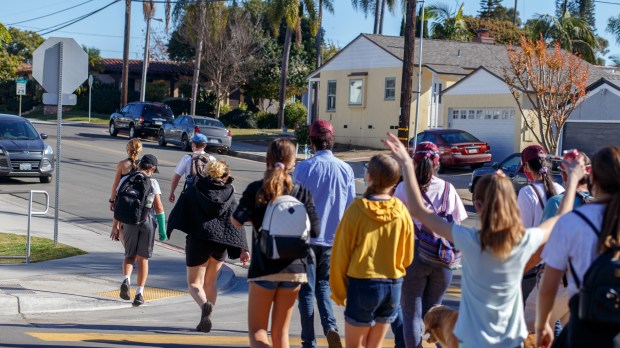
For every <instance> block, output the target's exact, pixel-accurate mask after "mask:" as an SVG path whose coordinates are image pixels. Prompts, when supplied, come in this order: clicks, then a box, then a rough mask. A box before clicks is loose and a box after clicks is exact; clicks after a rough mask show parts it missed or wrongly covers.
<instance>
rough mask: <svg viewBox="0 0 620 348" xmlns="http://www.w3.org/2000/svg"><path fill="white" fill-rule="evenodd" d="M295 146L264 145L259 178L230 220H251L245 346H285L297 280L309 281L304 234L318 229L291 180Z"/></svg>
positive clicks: (306, 197)
mask: <svg viewBox="0 0 620 348" xmlns="http://www.w3.org/2000/svg"><path fill="white" fill-rule="evenodd" d="M295 157H296V154H295V145H294V144H293V143H292V142H291V141H290V140H288V139H278V140H274V141H273V142H272V143H271V144H270V145H269V148H268V149H267V156H266V164H267V170H266V171H265V175H264V177H263V179H262V180H259V181H255V182H253V183H250V184H249V185H248V187H247V188H246V190H245V191H244V192H243V195H242V197H241V200H240V201H239V206H238V207H237V210H236V211H235V212H234V213H233V216H232V221H233V224H235V226H237V227H241V226H242V225H243V224H244V223H245V222H251V223H252V256H251V260H252V261H251V263H250V268H249V270H248V283H249V291H248V335H249V338H250V347H271V343H270V341H269V337H268V334H267V333H268V331H269V327H268V326H269V319H270V314H271V342H272V344H273V347H277V348H280V347H283V348H286V347H289V334H288V333H289V325H290V321H291V316H292V314H293V307H294V305H295V301H296V300H297V296H298V293H299V289H300V287H301V284H302V283H305V282H307V281H308V277H307V269H308V260H309V259H310V260H312V259H311V258H308V253H311V252H312V251H311V249H310V245H309V239H310V237H313V238H316V237H317V236H318V235H319V232H320V221H319V218H318V215H317V212H316V208H315V206H314V202H313V200H312V195H311V194H310V191H308V190H307V189H305V188H304V187H302V186H300V185H294V184H293V179H292V177H291V175H290V171H292V170H293V168H294V167H295Z"/></svg>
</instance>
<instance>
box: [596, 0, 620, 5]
mask: <svg viewBox="0 0 620 348" xmlns="http://www.w3.org/2000/svg"><path fill="white" fill-rule="evenodd" d="M594 2H598V3H600V4H607V5H616V6H620V3H617V2H609V1H600V0H594Z"/></svg>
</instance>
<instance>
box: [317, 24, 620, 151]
mask: <svg viewBox="0 0 620 348" xmlns="http://www.w3.org/2000/svg"><path fill="white" fill-rule="evenodd" d="M481 39H482V40H481ZM488 42H489V40H488V38H478V40H475V42H456V41H443V40H430V39H425V40H424V47H423V60H422V79H421V91H420V98H419V101H420V108H419V115H418V126H417V130H418V132H420V131H422V130H425V129H428V128H435V127H441V128H456V129H462V130H466V131H468V132H470V133H472V134H474V135H475V136H477V137H478V138H480V139H481V140H484V141H486V142H489V143H490V145H491V153H492V154H493V158H494V160H497V161H499V160H502V159H503V158H504V157H506V156H507V155H508V154H510V153H513V152H518V151H520V150H521V149H522V148H524V147H526V146H528V145H530V144H532V143H533V141H534V138H533V137H532V136H531V134H528V132H526V131H525V127H524V125H523V123H522V122H523V120H522V116H521V114H519V111H518V108H517V105H516V102H515V101H514V99H513V97H512V95H511V94H510V91H509V89H508V86H507V85H506V84H505V83H504V81H503V77H502V76H503V67H505V66H507V65H508V54H507V47H506V46H503V45H494V44H490V43H488ZM403 54H404V38H403V37H395V36H383V35H368V34H361V35H359V36H358V37H357V38H356V39H354V40H353V41H352V42H351V43H349V44H348V45H347V46H346V47H344V48H343V49H342V50H341V51H340V52H339V53H338V54H337V55H336V56H334V57H333V58H332V59H331V60H329V61H328V62H326V63H325V64H324V65H323V66H322V67H320V68H319V69H317V70H316V71H314V72H312V73H311V74H310V75H309V77H308V82H309V88H310V89H312V87H313V83H314V82H319V93H318V95H319V97H318V100H310V103H318V110H319V118H324V119H328V120H330V121H331V122H332V123H333V124H334V127H335V131H336V132H335V133H336V142H338V143H345V144H354V145H363V146H370V147H381V144H380V142H379V141H380V139H382V138H383V137H384V136H385V133H386V132H387V131H393V132H396V131H397V129H398V116H399V113H400V101H399V99H400V95H399V94H400V80H401V76H402V64H403V62H402V59H403ZM418 55H419V43H418V42H416V49H415V57H414V62H415V65H416V68H415V69H414V76H413V81H414V83H413V85H414V95H413V98H412V101H413V102H412V105H411V108H412V112H411V122H410V125H409V129H410V137H413V129H414V126H415V109H416V103H417V100H416V99H417V98H416V94H417V93H416V91H415V89H416V88H417V71H418V67H417V63H418V61H419V58H418V57H419V56H418ZM585 64H587V63H585ZM588 66H589V71H590V75H591V78H590V81H593V82H594V81H597V80H599V79H601V78H603V77H608V76H611V74H609V73H607V72H605V71H604V70H603V69H598V68H596V67H594V66H592V65H589V64H588ZM309 95H312V91H310V93H309ZM310 107H311V105H309V110H310Z"/></svg>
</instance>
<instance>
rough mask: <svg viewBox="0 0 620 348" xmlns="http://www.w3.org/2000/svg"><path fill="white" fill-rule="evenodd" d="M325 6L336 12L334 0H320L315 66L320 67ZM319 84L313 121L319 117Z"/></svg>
mask: <svg viewBox="0 0 620 348" xmlns="http://www.w3.org/2000/svg"><path fill="white" fill-rule="evenodd" d="M323 8H325V10H326V11H327V12H329V13H332V14H333V13H334V3H333V0H319V4H318V6H317V9H318V10H319V15H318V17H317V25H318V30H317V32H316V37H315V41H316V42H315V43H316V49H315V67H316V68H317V69H318V68H320V67H321V64H322V63H323V62H322V61H321V51H322V48H323V27H322V25H323ZM317 87H318V86H316V85H315V88H314V103H313V104H312V111H311V113H310V115H311V118H312V121H313V122H314V121H315V120H316V119H318V117H319V110H318V108H319V104H318V103H317V101H318V100H319V89H318V88H317Z"/></svg>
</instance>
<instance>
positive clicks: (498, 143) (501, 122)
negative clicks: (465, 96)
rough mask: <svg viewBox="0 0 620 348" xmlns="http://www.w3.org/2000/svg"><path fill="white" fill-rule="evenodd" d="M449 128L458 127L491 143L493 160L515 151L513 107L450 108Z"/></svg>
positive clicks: (500, 159)
mask: <svg viewBox="0 0 620 348" xmlns="http://www.w3.org/2000/svg"><path fill="white" fill-rule="evenodd" d="M449 115H450V120H449V128H453V129H460V130H464V131H467V132H469V133H471V134H473V135H474V136H475V137H476V138H478V139H480V140H482V141H485V142H487V143H489V144H490V145H491V154H493V162H501V161H502V160H503V159H504V158H506V157H508V156H509V155H510V154H512V153H514V152H515V148H514V136H515V133H514V129H515V126H514V122H515V121H514V119H515V111H514V109H508V108H506V109H450V110H449Z"/></svg>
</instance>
